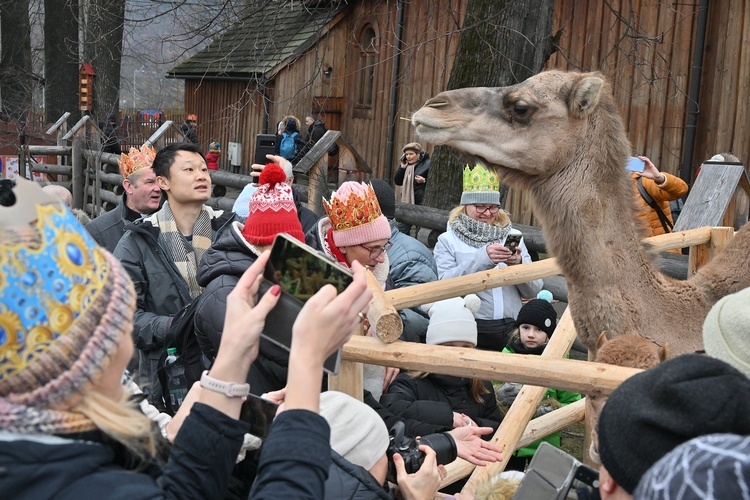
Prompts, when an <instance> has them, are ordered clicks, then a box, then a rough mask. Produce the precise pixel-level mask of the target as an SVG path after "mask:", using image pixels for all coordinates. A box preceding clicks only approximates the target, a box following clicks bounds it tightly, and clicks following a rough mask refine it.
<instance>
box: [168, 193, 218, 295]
mask: <svg viewBox="0 0 750 500" xmlns="http://www.w3.org/2000/svg"><path fill="white" fill-rule="evenodd" d="M209 210H210V209H209V208H208V207H205V206H204V207H203V210H201V213H200V215H199V216H198V220H196V221H195V225H194V226H193V242H192V243H193V244H192V245H191V244H190V243H188V241H187V239H185V237H184V236H183V235H182V233H180V230H179V229H177V222H175V220H174V214H172V209H170V208H169V202H168V201H165V202H164V205H163V206H162V207H161V210H159V211H158V212H156V213H155V214H154V217H155V219H156V225H157V226H158V227H159V230H160V231H161V234H162V237H163V238H164V241H165V243H166V245H167V250H169V254H170V256H171V257H172V261H173V262H174V263H175V265H176V266H177V270H178V271H179V272H180V275H181V276H182V278H183V279H184V280H185V282H186V283H187V285H188V289H189V291H190V298H191V299H194V298H196V297H197V296H198V295H200V294H201V291H202V290H203V288H201V286H200V285H198V280H197V279H196V275H197V273H198V263H199V262H200V261H201V258H202V257H203V254H204V253H206V250H208V249H209V248H210V247H211V243H212V240H213V230H212V229H211V215H212V214H213V211H211V213H209Z"/></svg>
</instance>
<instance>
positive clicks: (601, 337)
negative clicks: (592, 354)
mask: <svg viewBox="0 0 750 500" xmlns="http://www.w3.org/2000/svg"><path fill="white" fill-rule="evenodd" d="M607 342H609V340H608V339H607V332H602V333H600V334H599V338H598V339H597V341H596V350H597V351H598V350H599V349H601V348H602V346H603V345H604V344H606V343H607Z"/></svg>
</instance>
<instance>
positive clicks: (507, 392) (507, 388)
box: [495, 382, 522, 408]
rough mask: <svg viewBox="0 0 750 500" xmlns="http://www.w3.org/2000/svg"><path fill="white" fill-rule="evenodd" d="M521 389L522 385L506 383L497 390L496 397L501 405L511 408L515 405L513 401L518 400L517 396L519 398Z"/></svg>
mask: <svg viewBox="0 0 750 500" xmlns="http://www.w3.org/2000/svg"><path fill="white" fill-rule="evenodd" d="M521 387H522V385H521V384H514V383H512V382H506V383H504V384H503V385H501V386H500V387H498V388H497V391H495V396H496V397H497V400H498V401H499V402H500V404H501V405H503V406H504V407H506V408H510V405H512V404H513V401H515V400H516V396H518V393H519V392H520V391H521Z"/></svg>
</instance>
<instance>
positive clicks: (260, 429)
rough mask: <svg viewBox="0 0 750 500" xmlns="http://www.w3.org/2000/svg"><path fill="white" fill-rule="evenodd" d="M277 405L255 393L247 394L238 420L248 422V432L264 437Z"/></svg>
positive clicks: (277, 407)
mask: <svg viewBox="0 0 750 500" xmlns="http://www.w3.org/2000/svg"><path fill="white" fill-rule="evenodd" d="M278 409H279V405H278V404H276V403H274V402H273V401H269V400H267V399H263V398H261V397H260V396H256V395H255V394H248V395H247V399H246V400H245V401H244V402H243V403H242V408H241V409H240V420H242V421H244V422H248V423H249V424H250V434H252V435H253V436H257V437H259V438H261V439H266V436H268V431H269V430H271V424H272V423H273V419H274V418H275V417H276V412H277V411H278Z"/></svg>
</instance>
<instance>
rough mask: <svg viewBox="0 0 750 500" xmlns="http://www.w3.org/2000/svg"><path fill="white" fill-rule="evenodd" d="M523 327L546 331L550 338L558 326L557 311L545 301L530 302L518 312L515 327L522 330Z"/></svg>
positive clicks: (535, 300)
mask: <svg viewBox="0 0 750 500" xmlns="http://www.w3.org/2000/svg"><path fill="white" fill-rule="evenodd" d="M521 325H534V326H535V327H537V328H539V329H540V330H542V331H544V333H546V334H547V338H549V337H551V336H552V333H554V331H555V327H556V326H557V311H555V308H554V307H552V304H550V303H549V302H548V301H546V300H544V299H534V300H530V301H528V302H527V303H525V304H524V305H523V307H522V308H521V310H520V311H518V317H517V318H516V323H515V324H514V325H513V326H514V327H515V328H520V326H521Z"/></svg>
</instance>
